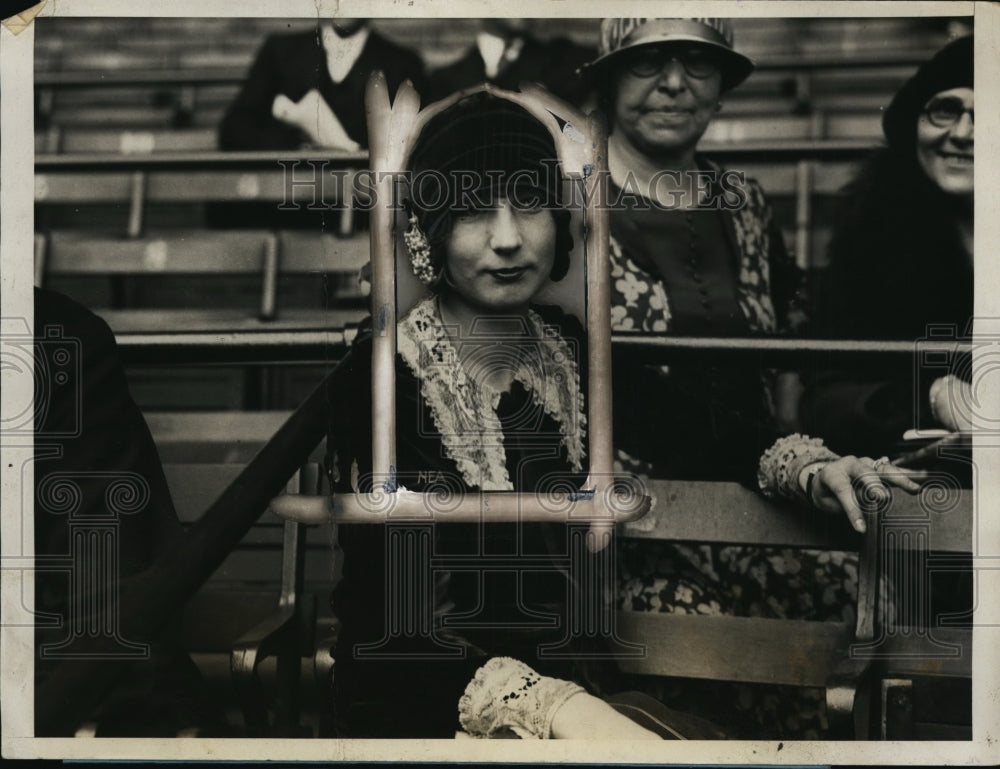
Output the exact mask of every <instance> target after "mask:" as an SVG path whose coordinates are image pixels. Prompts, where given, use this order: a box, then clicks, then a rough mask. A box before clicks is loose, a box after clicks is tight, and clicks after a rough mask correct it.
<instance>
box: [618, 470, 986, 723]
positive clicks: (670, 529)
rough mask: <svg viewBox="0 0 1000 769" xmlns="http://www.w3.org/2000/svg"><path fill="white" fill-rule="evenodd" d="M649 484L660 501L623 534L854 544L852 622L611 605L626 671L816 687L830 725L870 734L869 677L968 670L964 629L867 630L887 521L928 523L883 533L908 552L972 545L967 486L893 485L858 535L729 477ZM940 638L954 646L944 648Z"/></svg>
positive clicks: (876, 698)
mask: <svg viewBox="0 0 1000 769" xmlns="http://www.w3.org/2000/svg"><path fill="white" fill-rule="evenodd" d="M649 493H652V494H653V495H654V496H655V497H656V499H657V500H658V505H657V507H655V508H654V511H653V513H652V514H651V515H653V516H655V518H654V519H653V521H652V522H651V523H652V525H649V522H644V521H637V522H635V523H634V524H626V525H625V528H624V531H623V532H622V535H623V536H626V537H633V538H641V539H663V540H682V541H683V540H690V541H695V542H715V543H729V544H733V543H737V544H752V545H766V546H784V547H796V548H819V549H826V550H855V551H858V550H860V551H861V559H862V566H861V572H860V578H859V606H858V623H857V625H856V626H855V627H848V626H846V625H844V624H843V623H838V622H806V621H796V620H777V619H764V618H755V617H729V616H721V617H717V616H699V615H684V614H664V613H646V612H633V611H620V612H619V613H618V630H619V635H620V637H621V638H622V639H623V640H626V641H633V642H638V643H642V644H643V645H644V646H645V647H646V649H647V654H646V655H645V656H643V657H635V658H629V659H623V660H621V661H620V663H619V664H620V666H621V667H622V669H624V670H626V671H627V672H631V673H639V674H648V675H665V676H681V677H687V678H711V679H723V680H731V681H743V682H753V683H764V684H787V685H794V686H807V687H822V688H826V689H827V697H828V701H827V704H828V708H829V711H830V717H831V723H832V725H834V724H839V728H838V729H837V731H838V732H839V733H840V735H841V736H854V737H856V738H865V737H866V736H869V735H870V736H871V737H872V738H875V739H877V738H880V737H881V738H882V739H884V738H885V737H886V735H885V734H884V733H882V734H880V733H879V732H878V731H877V730H872V731H871V732H869V731H868V730H869V728H870V725H871V719H872V716H873V715H874V716H877V714H878V708H879V707H884V705H885V699H884V692H882V691H881V689H880V687H879V686H878V685H877V683H873V681H881V680H890V681H891V680H895V679H897V678H907V679H912V678H915V677H920V676H938V677H941V676H943V677H950V678H964V679H969V678H971V674H972V669H971V659H972V655H971V650H972V634H971V629H968V628H965V629H959V628H934V629H931V630H929V631H928V629H926V628H915V627H901V628H895V629H890V630H889V631H887V632H884V633H883V635H882V636H880V637H878V638H876V637H874V636H873V635H872V633H873V629H874V617H873V616H872V613H873V611H874V597H875V594H876V592H877V580H878V579H879V570H878V567H877V564H876V563H873V561H874V560H875V559H876V557H877V555H878V553H879V552H880V549H881V548H883V547H884V541H885V533H886V532H887V531H890V530H892V529H893V528H894V527H895V528H896V530H897V534H899V533H900V532H913V531H916V530H918V529H919V530H920V531H921V532H926V533H927V538H926V539H921V538H920V537H919V536H916V535H914V536H912V537H910V536H896V537H894V538H893V540H892V541H893V542H894V543H896V544H900V545H901V546H902V547H904V548H907V549H913V550H918V549H920V548H924V549H925V551H926V550H930V549H933V550H935V551H939V552H946V553H968V552H971V550H972V499H971V497H972V495H971V492H969V491H967V490H966V491H961V490H958V489H950V490H948V491H947V492H946V496H945V497H941V498H938V499H935V500H933V501H929V500H931V496H930V495H927V496H924V497H909V496H908V495H905V494H901V493H897V494H896V495H895V497H894V500H893V504H892V506H891V507H890V508H889V509H888V510H885V511H883V512H882V513H881V517H880V519H879V520H880V525H879V526H871V527H870V529H869V532H868V534H867V535H866V538H862V537H861V536H860V535H856V534H854V533H853V532H852V531H851V530H850V529H849V527H847V526H846V524H844V523H843V522H842V521H840V520H839V519H827V520H823V519H824V518H825V516H823V514H821V513H817V512H814V511H813V512H804V511H801V510H794V509H788V508H786V507H784V506H781V505H775V504H772V503H770V502H768V501H767V500H765V499H764V498H762V497H761V496H760V495H758V494H756V493H754V492H752V491H750V490H748V489H745V488H743V487H741V486H738V485H736V484H731V483H721V482H716V483H706V482H683V481H653V482H652V483H651V485H650V488H649ZM817 518H818V519H819V520H817ZM866 604H867V605H866ZM939 644H953V645H954V647H953V648H951V649H947V650H945V649H944V647H943V646H940V645H939ZM852 649H853V650H854V652H853V653H854V654H856V655H858V656H857V658H856V659H852ZM866 649H867V650H868V655H866V653H865V650H866ZM748 651H751V652H752V653H748ZM953 652H955V654H954V656H949V655H950V654H952V653H953ZM878 655H882V657H883V658H881V659H880V658H878ZM845 693H846V695H847V696H846V698H845V696H844V695H845ZM855 693H857V699H856V700H855ZM852 709H853V711H854V712H853V715H852V712H851V711H852ZM875 720H876V721H877V718H876V719H875ZM937 733H938V734H939V735H940V734H944V733H949V732H948V731H947V730H941V731H939V732H937ZM916 738H919V737H916ZM949 738H952V739H954V738H962V739H969V738H971V731H970V730H969V729H968V728H967V727H966V728H962V727H959V728H956V729H954V730H951V731H950V733H949Z"/></svg>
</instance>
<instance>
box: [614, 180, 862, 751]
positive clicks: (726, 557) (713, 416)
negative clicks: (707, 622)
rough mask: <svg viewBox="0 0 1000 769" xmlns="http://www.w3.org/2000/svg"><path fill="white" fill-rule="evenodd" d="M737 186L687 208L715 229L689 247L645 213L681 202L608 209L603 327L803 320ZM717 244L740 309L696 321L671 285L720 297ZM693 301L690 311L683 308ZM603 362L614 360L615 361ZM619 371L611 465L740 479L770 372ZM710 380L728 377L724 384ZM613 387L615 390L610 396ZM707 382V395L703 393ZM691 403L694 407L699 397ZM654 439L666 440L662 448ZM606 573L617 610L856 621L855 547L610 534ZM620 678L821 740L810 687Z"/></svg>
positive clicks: (706, 712) (749, 188)
mask: <svg viewBox="0 0 1000 769" xmlns="http://www.w3.org/2000/svg"><path fill="white" fill-rule="evenodd" d="M742 189H743V199H744V205H743V206H742V207H741V208H739V209H738V210H734V211H712V212H703V211H700V210H697V211H695V212H693V214H692V215H690V216H689V220H691V218H692V217H703V218H702V219H698V220H697V221H698V222H700V224H701V230H700V232H701V233H703V232H704V225H705V222H710V223H715V224H716V226H720V228H721V229H722V230H723V232H722V234H721V237H720V236H719V235H716V237H715V239H714V241H711V242H710V243H709V244H706V243H705V241H706V238H705V237H704V235H703V234H702V235H701V236H700V237H699V228H698V227H691V240H690V244H685V243H681V244H677V243H675V242H670V241H671V237H670V235H669V230H667V231H666V232H667V233H668V234H667V236H666V237H664V232H665V230H664V228H663V226H662V223H661V222H659V221H656V220H654V217H656V216H658V215H659V216H662V217H667V216H671V215H673V216H675V217H676V216H677V214H678V213H679V212H676V211H666V212H664V211H649V210H644V211H642V212H638V211H632V212H628V211H626V212H623V211H615V212H613V216H612V228H611V229H612V243H611V302H612V310H611V320H612V329H613V331H614V332H615V333H628V332H637V333H642V332H645V333H654V334H664V333H681V334H684V333H689V334H692V333H693V334H696V335H705V336H710V335H716V336H738V335H772V334H782V333H795V332H796V331H798V330H800V329H801V328H802V327H803V326H804V323H805V320H806V313H805V304H806V302H805V298H804V290H803V281H802V276H801V272H800V271H799V270H798V268H797V267H796V265H795V263H794V260H793V259H792V257H791V256H790V255H789V254H788V253H787V251H786V250H785V249H784V246H783V243H782V240H781V234H780V231H779V230H778V229H777V228H776V227H775V226H774V223H773V216H772V212H771V208H770V206H769V205H768V203H767V201H766V199H765V197H764V194H763V191H762V190H761V188H760V186H759V185H758V184H757V183H756V182H754V181H753V180H748V181H747V182H746V183H745V186H744V187H743V188H742ZM705 217H709V218H705ZM709 226H711V224H710V225H709ZM674 239H675V240H676V238H674ZM719 243H723V244H724V245H723V246H722V249H723V250H724V251H725V252H726V253H725V256H726V258H725V259H723V260H722V261H720V260H719V259H718V258H716V259H715V261H714V265H715V272H719V271H720V270H721V272H722V273H723V275H722V276H721V277H719V276H718V275H716V276H714V279H715V280H716V282H717V283H718V281H722V282H723V283H725V282H726V281H728V285H729V287H730V290H731V296H732V298H733V305H734V306H735V307H736V308H738V309H737V310H735V312H734V313H732V314H727V313H725V312H718V311H717V312H715V314H714V317H708V318H707V319H706V317H705V316H706V315H711V313H709V312H708V311H707V310H706V312H705V313H700V312H699V310H700V308H699V307H697V306H696V304H695V305H693V304H691V303H690V302H688V303H687V307H686V308H685V302H684V300H683V299H682V300H681V301H673V300H674V299H675V297H682V296H683V291H684V290H685V289H686V288H688V289H690V286H687V287H685V286H684V285H682V284H683V282H684V281H689V282H690V283H691V284H692V285H694V286H695V288H697V290H698V291H700V296H702V298H703V305H704V306H706V307H708V308H714V309H716V310H718V306H719V301H718V300H715V301H714V302H713V301H712V300H713V297H712V296H711V293H712V292H711V289H710V288H708V289H706V288H704V287H705V286H706V285H709V284H710V282H711V281H712V279H713V276H712V275H708V276H706V275H705V274H704V273H705V271H706V269H705V268H706V265H709V264H711V263H712V260H711V259H707V258H706V253H705V252H706V251H708V250H710V249H711V248H715V249H716V250H718V249H719ZM713 244H714V245H713ZM688 245H689V246H690V248H688V247H687V246H688ZM671 248H675V249H679V250H680V251H681V252H685V251H690V252H691V253H690V254H685V255H684V256H683V257H682V259H681V261H682V262H684V264H686V265H687V267H688V268H689V269H688V272H687V274H685V273H684V271H683V270H678V269H677V267H676V259H675V264H674V265H673V266H671V264H670V263H669V262H668V261H665V259H664V256H663V254H664V253H665V252H667V251H669V250H670V249H671ZM716 256H717V255H716ZM684 260H687V261H684ZM720 265H721V268H720ZM716 293H717V294H718V293H719V292H716ZM696 295H698V294H696ZM706 302H707V303H706ZM692 307H693V308H694V314H696V315H698V317H694V318H692V317H688V316H689V315H691V314H692ZM615 365H616V367H618V366H619V361H618V360H616V362H615ZM621 368H622V369H623V370H624V371H625V372H627V373H625V374H624V375H623V376H622V377H621V378H620V380H626V379H628V380H629V381H620V380H619V379H618V378H616V398H618V397H620V398H621V399H622V400H624V401H628V404H626V405H625V407H624V410H623V411H621V412H616V422H615V434H616V440H617V438H618V436H619V435H621V436H623V438H622V441H621V443H620V446H621V448H619V451H618V466H619V468H620V469H621V470H623V471H628V472H634V473H639V474H647V475H651V476H652V475H655V476H658V477H675V478H677V477H683V478H701V479H708V480H749V478H748V476H749V474H750V473H751V472H753V471H754V470H755V469H756V463H757V459H758V458H759V456H760V453H761V452H762V451H763V449H764V448H766V447H767V446H768V445H769V444H770V443H771V442H772V441H773V440H774V439H775V438H777V437H778V433H777V432H776V431H775V430H774V428H773V424H769V422H770V413H771V409H772V403H771V397H772V396H771V384H772V381H773V372H768V371H761V370H759V369H757V370H755V371H754V372H750V373H749V374H748V373H747V372H742V374H739V373H738V374H737V375H735V376H731V375H730V372H729V370H728V369H725V368H720V369H718V370H715V369H714V367H713V366H711V365H706V366H702V367H699V368H705V369H712V370H713V371H714V375H708V376H707V377H706V378H700V377H698V376H696V377H695V378H694V379H693V380H692V381H693V382H694V384H692V385H690V386H689V387H687V388H684V387H682V386H677V385H676V384H675V382H674V381H673V380H674V379H680V380H682V381H683V379H684V377H685V376H686V375H687V372H685V371H684V370H683V368H682V367H669V368H668V367H653V366H641V367H636V366H628V365H626V366H624V367H621ZM636 378H641V379H644V380H647V381H648V382H649V386H648V388H647V389H646V390H645V391H641V390H637V389H635V388H636V385H635V383H634V380H635V379H636ZM716 379H723V380H726V379H731V380H733V381H735V382H736V384H735V385H734V386H733V387H731V388H729V389H728V390H727V389H726V387H725V386H724V385H725V383H723V386H719V383H718V382H717V381H715V380H716ZM623 384H624V387H625V391H624V392H621V393H619V392H617V390H618V389H619V388H620V386H621V385H623ZM707 391H711V394H710V395H704V393H705V392H707ZM702 397H705V398H712V399H714V401H717V402H713V404H712V406H711V408H706V409H705V410H704V414H703V415H697V414H696V416H694V417H690V418H687V417H686V416H685V412H688V411H691V410H692V407H691V403H692V402H693V401H695V402H697V401H698V399H699V398H702ZM629 409H633V411H631V412H630V411H629ZM638 409H642V412H641V413H639V412H638V411H637V410H638ZM693 410H694V411H695V412H697V411H698V410H697V407H695V408H694V409H693ZM678 412H679V413H680V416H678ZM623 414H624V416H623ZM705 415H707V416H705ZM636 424H638V429H636ZM663 444H670V445H673V446H675V447H677V448H676V450H674V451H672V452H671V451H667V450H664V448H663ZM692 457H694V459H692ZM618 575H619V594H618V602H619V606H620V608H622V609H625V610H631V611H659V612H668V613H687V614H694V613H697V614H729V615H739V616H755V617H773V618H793V619H807V620H834V621H841V622H848V623H851V622H853V620H854V606H855V603H856V599H857V561H856V557H855V556H853V554H852V555H848V554H845V553H839V552H821V551H802V550H793V549H788V548H761V547H746V546H717V545H708V544H699V543H678V542H663V541H654V540H646V539H627V538H621V539H620V540H619V552H618ZM632 685H634V686H636V687H638V688H643V689H645V690H646V691H647V692H649V693H650V694H652V695H653V696H655V697H657V698H658V699H660V700H661V701H662V702H664V703H665V704H667V705H668V706H669V707H672V708H676V709H678V710H687V711H689V712H693V713H695V714H697V715H702V716H704V717H707V718H711V719H714V720H715V721H716V722H717V723H719V724H720V725H721V726H723V727H724V728H726V729H727V730H728V731H729V732H730V733H731V734H732V736H735V737H744V738H775V739H777V738H799V739H808V738H819V737H821V736H822V733H823V730H824V728H825V707H824V702H823V692H822V691H821V690H796V689H794V688H786V687H772V686H752V685H746V684H735V683H728V682H714V681H695V680H692V679H667V678H657V679H651V678H644V677H637V678H636V679H635V680H634V681H632Z"/></svg>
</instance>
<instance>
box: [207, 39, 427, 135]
mask: <svg viewBox="0 0 1000 769" xmlns="http://www.w3.org/2000/svg"><path fill="white" fill-rule="evenodd" d="M377 69H380V70H382V71H383V72H384V73H385V76H386V81H387V82H388V84H389V93H390V94H395V93H396V89H397V88H399V86H400V84H401V83H402V82H403V81H404V80H406V79H409V80H410V81H411V82H412V83H413V85H414V86H415V87H416V89H417V91H418V92H419V93H421V94H422V93H424V91H425V89H426V85H425V80H424V67H423V64H422V62H421V61H420V57H418V56H417V55H416V54H415V53H413V52H412V51H409V50H407V49H406V48H403V47H402V46H399V45H396V44H395V43H393V42H390V41H389V40H387V39H385V38H384V37H382V36H381V35H379V34H378V33H377V32H375V31H374V30H372V31H371V32H370V33H369V35H368V40H367V41H366V42H365V47H364V48H363V49H362V51H361V55H360V57H359V58H358V60H357V62H355V64H354V67H353V68H352V69H351V71H350V72H349V73H348V75H347V77H346V78H345V79H344V80H343V82H341V83H334V82H333V80H332V79H331V78H330V73H329V71H328V69H327V65H326V54H325V52H324V51H323V45H322V43H321V41H320V36H319V33H318V32H299V33H295V34H290V35H273V36H271V37H269V38H268V39H267V40H266V41H265V42H264V45H263V47H262V48H261V49H260V52H259V53H258V54H257V58H256V59H255V60H254V63H253V65H252V66H251V67H250V72H249V73H248V74H247V78H246V80H245V81H244V83H243V87H242V88H241V89H240V93H239V95H238V96H237V97H236V101H234V102H233V103H232V105H231V106H230V107H229V109H228V110H227V111H226V115H225V117H224V118H223V119H222V124H221V126H220V127H219V147H220V148H221V149H224V150H282V149H297V148H298V147H300V146H301V145H302V144H303V142H304V141H305V140H306V137H305V135H304V134H303V133H302V131H300V130H299V129H298V128H295V127H294V126H290V125H287V124H286V123H283V122H282V121H280V120H278V119H276V118H275V117H273V116H272V115H271V105H272V103H273V102H274V97H275V96H278V95H279V94H284V95H285V96H287V97H288V98H289V99H291V100H292V101H295V102H297V101H299V100H300V99H301V98H302V97H303V96H305V95H306V93H308V92H309V91H311V90H312V89H314V88H315V89H316V90H318V91H319V92H320V94H322V96H323V98H324V99H325V100H326V103H327V104H329V105H330V109H331V110H333V113H334V115H336V116H337V119H338V120H339V121H340V123H341V125H343V127H344V130H345V131H346V132H347V135H348V136H350V137H351V138H352V139H354V141H356V142H358V144H360V145H361V146H363V147H367V146H368V129H367V125H366V122H365V103H364V96H365V84H366V83H367V81H368V76H369V75H370V74H371V73H372V72H373V71H375V70H377Z"/></svg>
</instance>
